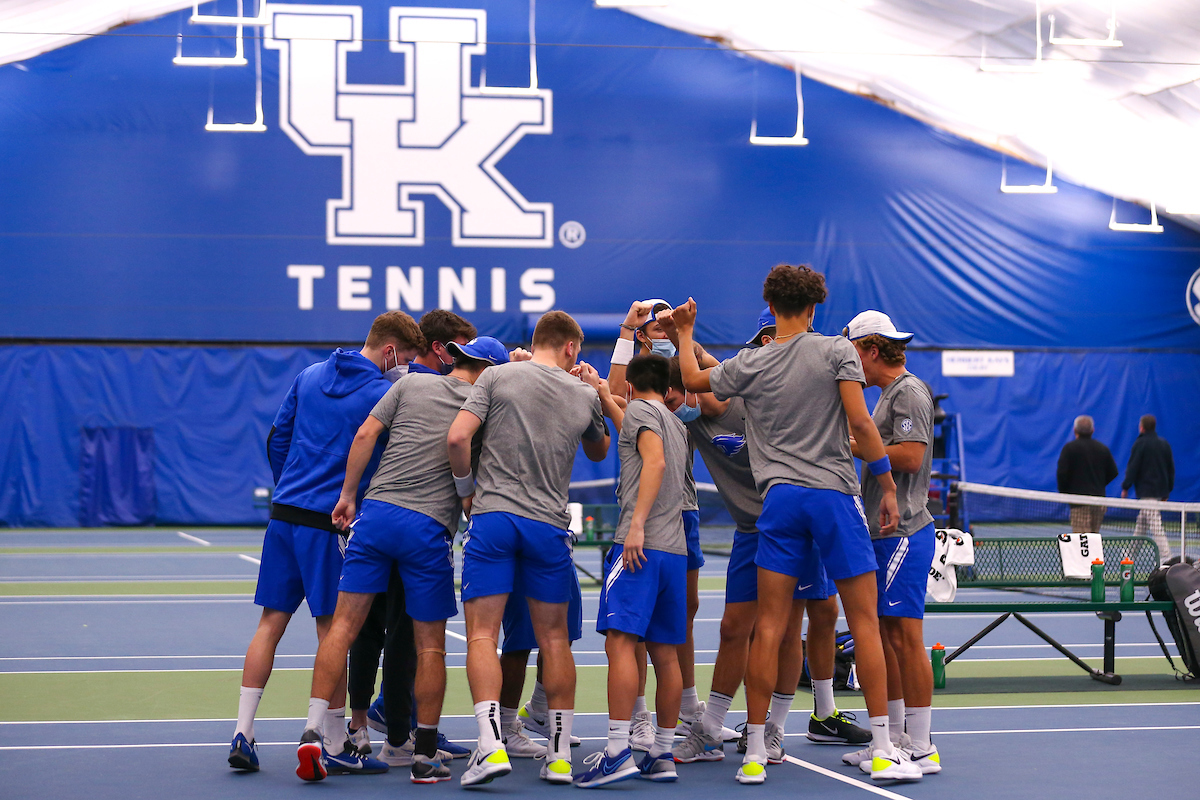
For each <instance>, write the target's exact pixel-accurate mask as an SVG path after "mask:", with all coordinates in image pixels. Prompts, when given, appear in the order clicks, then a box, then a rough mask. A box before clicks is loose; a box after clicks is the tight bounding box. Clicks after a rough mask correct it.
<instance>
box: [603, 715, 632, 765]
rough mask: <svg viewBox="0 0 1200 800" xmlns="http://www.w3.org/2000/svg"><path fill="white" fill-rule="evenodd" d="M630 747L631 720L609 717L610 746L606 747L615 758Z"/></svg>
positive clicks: (606, 750)
mask: <svg viewBox="0 0 1200 800" xmlns="http://www.w3.org/2000/svg"><path fill="white" fill-rule="evenodd" d="M627 747H629V720H627V719H613V718H612V717H609V718H608V746H607V747H605V748H604V750H605V752H607V753H608V754H609V755H610V756H612V757H613V758H616V757H617V756H619V755H620V754H621V751H622V750H624V749H625V748H627Z"/></svg>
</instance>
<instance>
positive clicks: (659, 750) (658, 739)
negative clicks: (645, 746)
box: [650, 725, 675, 758]
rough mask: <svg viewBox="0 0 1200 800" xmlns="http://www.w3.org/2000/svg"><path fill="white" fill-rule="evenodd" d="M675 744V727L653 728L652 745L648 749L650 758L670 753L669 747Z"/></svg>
mask: <svg viewBox="0 0 1200 800" xmlns="http://www.w3.org/2000/svg"><path fill="white" fill-rule="evenodd" d="M674 744H675V726H674V725H672V726H671V727H669V728H660V727H657V726H655V728H654V745H653V746H652V747H651V748H650V757H651V758H654V757H655V756H661V755H662V754H663V753H669V752H671V747H672V746H673V745H674Z"/></svg>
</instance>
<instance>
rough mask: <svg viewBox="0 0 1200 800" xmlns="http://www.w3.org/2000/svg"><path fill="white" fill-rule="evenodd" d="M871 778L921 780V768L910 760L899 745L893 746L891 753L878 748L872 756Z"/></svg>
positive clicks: (880, 779)
mask: <svg viewBox="0 0 1200 800" xmlns="http://www.w3.org/2000/svg"><path fill="white" fill-rule="evenodd" d="M871 780H873V781H919V780H921V768H920V767H918V766H917V765H916V764H914V763H913V762H912V761H910V760H909V758H908V756H906V755H905V754H904V752H903V751H901V750H900V748H898V747H893V748H892V752H890V753H885V752H884V751H882V750H876V751H875V755H874V756H873V757H872V758H871Z"/></svg>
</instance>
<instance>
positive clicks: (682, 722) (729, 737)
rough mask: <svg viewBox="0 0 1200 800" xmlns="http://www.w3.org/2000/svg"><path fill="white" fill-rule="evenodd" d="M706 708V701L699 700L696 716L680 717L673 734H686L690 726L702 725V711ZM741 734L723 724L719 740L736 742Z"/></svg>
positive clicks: (689, 730) (690, 728)
mask: <svg viewBox="0 0 1200 800" xmlns="http://www.w3.org/2000/svg"><path fill="white" fill-rule="evenodd" d="M707 708H708V703H706V702H704V701H703V700H701V701H700V703H699V704H698V706H697V709H698V710H697V711H696V716H695V718H694V719H693V718H691V717H688V718H687V719H684V718H683V717H680V718H679V722H678V723H677V724H676V725H675V735H676V736H687V735H688V734H689V733H690V732H691V730H692V726H694V725H703V724H704V723H703V720H704V711H705V710H706V709H707ZM741 736H742V735H741V734H740V733H738V732H737V731H735V730H734V729H733V728H727V727H725V726H721V741H722V742H736V741H737V740H738V739H740V738H741Z"/></svg>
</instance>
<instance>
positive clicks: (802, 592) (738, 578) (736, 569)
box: [725, 531, 837, 603]
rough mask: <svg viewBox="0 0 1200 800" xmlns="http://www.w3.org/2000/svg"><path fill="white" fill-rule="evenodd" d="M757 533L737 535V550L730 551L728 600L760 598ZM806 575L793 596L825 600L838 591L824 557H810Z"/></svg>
mask: <svg viewBox="0 0 1200 800" xmlns="http://www.w3.org/2000/svg"><path fill="white" fill-rule="evenodd" d="M759 535H760V534H758V533H757V532H755V533H742V532H741V531H737V532H735V533H734V534H733V550H732V551H730V553H729V567H728V569H727V570H726V572H725V602H726V603H753V602H755V601H757V600H758V565H757V564H755V563H754V558H755V556H757V555H758V538H759ZM803 569H804V571H805V574H804V575H803V576H801V577H800V578H799V579H798V580H797V581H796V591H795V593H794V594H793V595H792V596H793V597H794V598H796V599H797V600H825V599H826V598H829V597H833V596H834V595H836V594H837V586H836V585H835V584H834V582H833V581H831V580H830V579H829V576H828V575H826V574H825V567H824V566H822V564H821V559H819V558H810V559H807V560H806V562H805V564H804V565H803Z"/></svg>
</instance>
